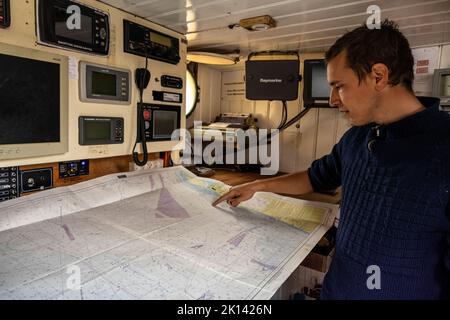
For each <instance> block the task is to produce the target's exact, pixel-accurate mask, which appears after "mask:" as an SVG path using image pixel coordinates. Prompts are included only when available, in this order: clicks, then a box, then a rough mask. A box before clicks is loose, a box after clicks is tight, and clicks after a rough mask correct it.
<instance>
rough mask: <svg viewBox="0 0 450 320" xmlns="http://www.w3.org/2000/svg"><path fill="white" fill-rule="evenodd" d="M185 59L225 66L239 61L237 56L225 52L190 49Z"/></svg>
mask: <svg viewBox="0 0 450 320" xmlns="http://www.w3.org/2000/svg"><path fill="white" fill-rule="evenodd" d="M186 60H188V61H191V62H197V63H203V64H213V65H221V66H225V65H233V64H236V63H237V62H238V61H239V58H238V57H233V56H230V55H226V54H219V53H212V52H201V51H191V52H188V53H187V56H186Z"/></svg>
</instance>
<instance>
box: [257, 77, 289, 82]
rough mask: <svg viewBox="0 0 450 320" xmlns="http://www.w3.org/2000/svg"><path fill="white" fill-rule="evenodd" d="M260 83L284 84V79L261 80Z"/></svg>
mask: <svg viewBox="0 0 450 320" xmlns="http://www.w3.org/2000/svg"><path fill="white" fill-rule="evenodd" d="M259 82H262V83H273V82H276V83H278V82H283V80H282V79H263V78H260V79H259Z"/></svg>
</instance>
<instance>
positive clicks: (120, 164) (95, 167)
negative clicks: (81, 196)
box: [19, 152, 170, 195]
mask: <svg viewBox="0 0 450 320" xmlns="http://www.w3.org/2000/svg"><path fill="white" fill-rule="evenodd" d="M166 154H168V153H167V152H166V153H163V156H162V158H163V160H164V166H168V158H167V156H166ZM169 154H170V153H169ZM159 158H160V153H149V156H148V159H149V161H150V160H156V159H159ZM139 159H142V155H140V157H139ZM130 162H133V157H132V155H126V156H118V157H111V158H101V159H89V175H85V176H78V177H68V178H63V179H60V178H59V166H58V164H59V163H58V162H53V163H43V164H34V165H24V166H19V170H21V171H23V170H31V169H41V168H52V169H53V187H54V188H55V187H62V186H68V185H72V184H75V183H78V182H82V181H87V180H91V179H94V178H98V177H101V176H104V175H108V174H112V173H118V172H127V171H129V163H130ZM31 193H32V192H27V193H26V194H31ZM24 195H25V194H24Z"/></svg>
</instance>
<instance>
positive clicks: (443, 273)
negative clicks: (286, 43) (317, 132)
mask: <svg viewBox="0 0 450 320" xmlns="http://www.w3.org/2000/svg"><path fill="white" fill-rule="evenodd" d="M325 60H326V62H327V78H328V82H329V84H330V86H331V94H330V104H331V105H333V106H335V107H338V108H339V110H340V111H341V112H344V113H345V114H346V116H347V117H348V119H349V120H350V122H351V124H352V125H353V127H352V128H351V129H349V130H348V131H347V132H346V133H345V134H344V136H343V137H342V139H341V140H340V141H339V143H338V144H336V145H335V146H334V147H333V150H332V152H331V154H329V155H327V156H324V157H323V158H321V159H318V160H316V161H314V162H313V163H312V165H311V167H310V168H309V169H308V170H307V171H303V172H298V173H293V174H288V175H284V176H281V177H276V178H271V179H267V180H257V181H254V182H251V183H248V184H245V185H241V186H238V187H235V188H233V189H232V190H231V191H230V192H228V193H227V194H225V195H223V196H221V197H220V198H219V199H217V200H216V201H215V202H214V203H213V205H217V204H218V203H220V202H222V201H225V200H226V201H227V202H228V204H229V205H231V206H237V205H238V204H239V203H241V202H242V201H245V200H247V199H250V198H251V197H252V196H253V194H254V193H255V192H257V191H269V192H277V193H286V194H304V193H309V192H312V191H321V190H332V189H335V188H337V187H338V186H340V185H342V200H341V214H340V221H339V227H338V231H337V239H336V254H335V256H334V259H333V261H332V263H331V266H330V269H329V271H328V273H327V274H326V277H325V280H324V283H323V289H322V293H321V298H322V299H439V298H446V297H448V293H449V288H450V281H449V278H450V271H449V270H450V204H449V199H450V196H449V189H450V116H449V115H448V114H446V113H444V112H442V111H439V101H438V100H437V99H433V98H427V99H426V98H423V99H422V98H417V97H415V95H414V93H413V90H412V82H413V77H414V74H413V64H414V62H413V57H412V54H411V49H410V47H409V44H408V41H407V40H406V38H405V37H404V36H403V35H402V34H401V33H400V31H399V30H398V28H397V26H396V25H395V24H394V23H393V22H390V21H384V22H383V23H382V25H381V28H380V29H373V30H370V29H368V28H367V27H366V26H362V27H359V28H357V29H355V30H353V31H351V32H348V33H347V34H345V35H344V36H342V37H341V38H339V39H338V40H337V41H336V43H335V44H334V45H333V46H332V47H331V48H330V49H329V50H328V51H327V52H326V54H325ZM375 277H378V278H375Z"/></svg>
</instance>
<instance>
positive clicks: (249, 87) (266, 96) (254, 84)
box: [245, 60, 299, 101]
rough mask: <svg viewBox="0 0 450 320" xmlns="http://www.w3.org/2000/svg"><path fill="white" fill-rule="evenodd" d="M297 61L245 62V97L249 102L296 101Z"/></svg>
mask: <svg viewBox="0 0 450 320" xmlns="http://www.w3.org/2000/svg"><path fill="white" fill-rule="evenodd" d="M298 74H299V61H298V60H248V61H246V62H245V97H246V98H247V99H249V100H285V101H289V100H296V99H297V97H298V82H299V76H298Z"/></svg>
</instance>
